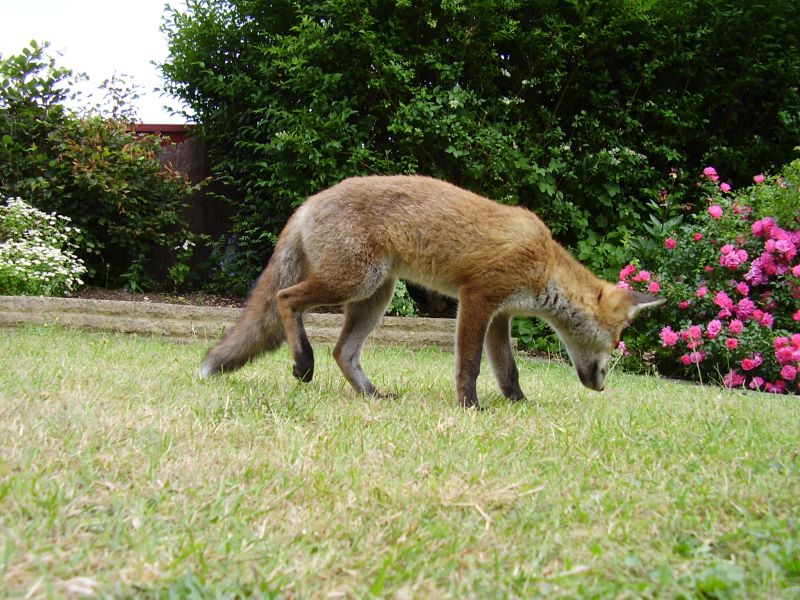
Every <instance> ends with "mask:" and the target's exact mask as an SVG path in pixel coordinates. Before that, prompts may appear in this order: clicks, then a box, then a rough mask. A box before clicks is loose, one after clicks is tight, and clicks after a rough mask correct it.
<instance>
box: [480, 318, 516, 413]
mask: <svg viewBox="0 0 800 600" xmlns="http://www.w3.org/2000/svg"><path fill="white" fill-rule="evenodd" d="M484 347H485V348H486V354H487V355H488V357H489V364H490V365H491V366H492V371H493V372H494V377H495V379H496V380H497V385H498V386H499V387H500V391H501V392H502V393H503V396H505V397H506V398H508V399H509V400H522V399H523V398H524V397H525V394H523V393H522V388H520V387H519V371H518V370H517V365H516V363H515V362H514V351H513V349H512V348H511V317H510V316H509V315H503V314H499V315H495V317H494V318H493V319H492V321H491V323H490V324H489V329H488V330H487V331H486V339H485V341H484Z"/></svg>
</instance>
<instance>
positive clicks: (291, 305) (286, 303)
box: [277, 276, 348, 382]
mask: <svg viewBox="0 0 800 600" xmlns="http://www.w3.org/2000/svg"><path fill="white" fill-rule="evenodd" d="M347 297H348V294H347V290H340V289H336V288H334V287H332V286H328V285H325V283H324V282H321V281H319V280H318V279H317V278H316V277H314V276H310V277H308V278H307V279H305V280H304V281H301V282H300V283H298V284H297V285H293V286H291V287H288V288H286V289H283V290H281V291H280V292H278V294H277V302H278V312H279V313H280V316H281V321H282V322H283V328H284V331H285V333H286V341H287V342H288V344H289V348H290V349H291V350H292V355H293V356H294V367H293V368H292V374H293V375H294V376H295V377H296V378H297V379H299V380H300V381H304V382H309V381H311V379H312V377H313V376H314V350H313V349H312V348H311V343H310V342H309V341H308V335H307V334H306V329H305V326H304V325H303V313H304V312H305V311H306V310H307V309H308V308H312V307H314V306H323V305H331V304H341V303H343V302H345V301H346V300H347Z"/></svg>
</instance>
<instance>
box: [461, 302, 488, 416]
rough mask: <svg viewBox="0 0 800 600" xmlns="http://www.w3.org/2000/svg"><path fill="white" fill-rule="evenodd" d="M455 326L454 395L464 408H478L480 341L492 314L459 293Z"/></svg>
mask: <svg viewBox="0 0 800 600" xmlns="http://www.w3.org/2000/svg"><path fill="white" fill-rule="evenodd" d="M459 296H460V297H459V303H458V323H457V325H456V328H457V331H456V392H457V393H458V401H459V402H460V403H461V406H463V407H464V408H478V394H477V391H476V387H475V386H476V381H477V379H478V375H479V374H480V371H481V352H482V350H483V339H484V337H485V335H486V328H487V326H488V324H489V319H490V318H491V315H492V311H491V309H490V307H489V305H488V303H486V302H485V301H483V300H482V299H480V298H477V297H473V296H471V295H470V294H468V293H465V291H464V290H462V292H461V293H460V294H459Z"/></svg>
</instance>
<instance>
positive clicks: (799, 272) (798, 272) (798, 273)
mask: <svg viewBox="0 0 800 600" xmlns="http://www.w3.org/2000/svg"><path fill="white" fill-rule="evenodd" d="M792 275H794V276H795V277H800V263H798V264H796V265H795V266H793V267H792Z"/></svg>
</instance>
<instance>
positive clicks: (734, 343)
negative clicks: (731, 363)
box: [725, 338, 739, 350]
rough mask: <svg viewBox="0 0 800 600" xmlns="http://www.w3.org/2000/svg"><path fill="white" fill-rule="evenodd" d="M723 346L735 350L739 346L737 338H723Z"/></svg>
mask: <svg viewBox="0 0 800 600" xmlns="http://www.w3.org/2000/svg"><path fill="white" fill-rule="evenodd" d="M725 347H726V348H727V349H728V350H736V349H737V348H738V347H739V340H737V339H736V338H728V339H727V340H725Z"/></svg>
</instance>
